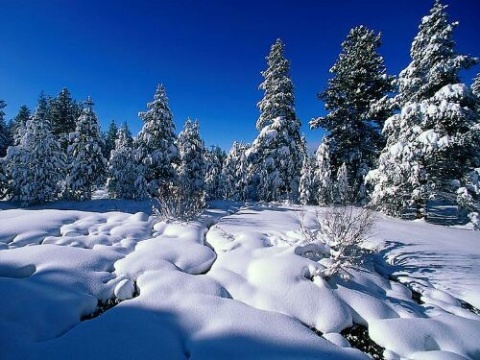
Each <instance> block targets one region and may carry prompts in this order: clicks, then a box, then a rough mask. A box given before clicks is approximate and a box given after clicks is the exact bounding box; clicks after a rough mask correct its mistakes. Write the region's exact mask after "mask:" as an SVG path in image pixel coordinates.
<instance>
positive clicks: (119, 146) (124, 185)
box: [107, 124, 148, 200]
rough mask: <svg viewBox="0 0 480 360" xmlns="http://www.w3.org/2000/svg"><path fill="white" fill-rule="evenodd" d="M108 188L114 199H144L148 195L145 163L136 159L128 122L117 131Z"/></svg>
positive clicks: (111, 157)
mask: <svg viewBox="0 0 480 360" xmlns="http://www.w3.org/2000/svg"><path fill="white" fill-rule="evenodd" d="M107 189H108V192H109V193H110V196H111V197H112V198H114V199H133V200H142V199H145V198H147V196H148V194H147V187H146V183H145V182H144V177H143V165H142V164H138V162H137V161H136V154H135V150H134V149H133V146H132V141H131V139H130V138H129V130H128V127H127V125H126V124H123V125H121V126H120V128H119V129H118V131H117V139H116V140H115V148H114V149H113V150H112V152H111V156H110V161H109V177H108V179H107Z"/></svg>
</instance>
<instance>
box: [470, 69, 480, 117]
mask: <svg viewBox="0 0 480 360" xmlns="http://www.w3.org/2000/svg"><path fill="white" fill-rule="evenodd" d="M470 89H471V90H472V94H473V95H474V96H475V110H476V111H477V119H479V120H478V121H479V122H480V73H478V74H477V76H475V79H473V83H472V86H471V87H470Z"/></svg>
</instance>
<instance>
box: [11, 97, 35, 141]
mask: <svg viewBox="0 0 480 360" xmlns="http://www.w3.org/2000/svg"><path fill="white" fill-rule="evenodd" d="M31 116H32V114H31V112H30V109H29V108H28V107H27V106H26V105H22V106H21V107H20V109H19V111H18V114H17V116H15V118H14V119H13V121H12V123H11V124H10V133H11V134H12V138H13V141H12V144H13V145H18V144H19V142H20V139H21V138H22V136H23V134H24V133H25V127H26V125H27V121H28V120H30V117H31Z"/></svg>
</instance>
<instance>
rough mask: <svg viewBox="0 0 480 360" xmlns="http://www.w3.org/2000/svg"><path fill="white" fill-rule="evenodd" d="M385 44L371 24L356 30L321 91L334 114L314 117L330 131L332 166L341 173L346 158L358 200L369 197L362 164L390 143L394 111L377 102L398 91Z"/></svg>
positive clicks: (354, 197)
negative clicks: (385, 132) (387, 129)
mask: <svg viewBox="0 0 480 360" xmlns="http://www.w3.org/2000/svg"><path fill="white" fill-rule="evenodd" d="M380 46H381V38H380V34H375V33H374V32H373V31H372V30H369V29H367V28H366V27H365V26H359V27H355V28H353V29H351V30H350V32H349V34H348V35H347V38H346V40H345V41H344V42H343V43H342V52H341V53H340V55H339V57H338V59H337V61H336V62H335V64H334V65H333V67H332V68H331V69H330V72H331V73H332V74H334V76H333V78H331V79H330V80H329V81H328V86H327V88H326V89H325V90H324V91H323V92H321V93H320V94H318V98H319V99H320V100H322V101H324V102H325V108H326V109H327V110H328V111H329V113H328V114H327V115H326V116H324V117H319V118H316V119H313V120H312V121H311V122H310V126H311V127H312V128H318V127H323V128H324V129H326V130H328V132H329V134H328V136H327V139H328V142H329V146H330V161H331V166H332V171H333V172H334V173H336V172H338V170H339V168H340V166H342V164H344V163H345V165H346V166H347V169H348V178H349V181H350V184H349V188H350V189H351V191H352V194H349V198H351V199H352V200H353V201H355V202H362V201H364V191H363V189H362V185H363V182H364V178H363V177H364V174H365V172H364V171H363V170H362V171H361V170H360V169H364V168H367V169H371V168H373V167H374V166H375V162H376V159H377V158H378V154H379V153H380V150H381V149H382V147H383V145H384V142H383V141H384V140H383V138H382V136H381V133H380V131H381V128H382V127H383V123H384V121H385V119H387V117H388V116H389V115H390V112H389V109H388V108H387V107H385V106H383V107H382V106H376V107H372V104H374V103H379V102H380V101H381V100H382V99H384V98H385V97H386V95H387V94H388V93H389V92H390V91H391V90H392V81H393V78H392V77H390V76H388V75H386V69H385V64H384V60H383V58H382V57H381V56H380V55H379V54H378V53H377V49H378V48H379V47H380Z"/></svg>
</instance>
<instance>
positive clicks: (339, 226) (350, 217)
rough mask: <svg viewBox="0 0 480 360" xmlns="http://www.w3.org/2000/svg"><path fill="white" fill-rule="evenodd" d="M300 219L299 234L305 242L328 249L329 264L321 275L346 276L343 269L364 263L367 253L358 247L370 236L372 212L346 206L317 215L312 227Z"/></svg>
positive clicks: (372, 220) (372, 221) (373, 219)
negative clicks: (338, 274)
mask: <svg viewBox="0 0 480 360" xmlns="http://www.w3.org/2000/svg"><path fill="white" fill-rule="evenodd" d="M304 222H305V221H304V220H301V223H302V233H303V235H304V237H305V239H306V240H307V241H308V242H311V243H313V244H317V245H319V246H320V248H321V247H322V246H325V245H326V246H327V247H328V249H329V252H330V261H329V262H328V266H327V268H326V269H325V271H323V272H322V276H324V277H331V276H333V275H335V274H337V273H341V275H343V276H347V275H348V273H347V272H346V271H345V268H346V267H348V266H352V265H361V264H363V263H364V261H365V258H366V255H367V253H368V251H367V250H365V249H364V248H362V246H361V244H362V243H363V242H364V241H365V240H367V239H368V238H369V237H370V236H371V235H372V228H373V225H374V223H375V217H374V214H373V212H372V211H371V210H368V209H365V208H361V209H360V208H355V207H347V206H336V207H332V208H331V209H329V210H328V211H327V212H325V213H321V212H318V211H317V212H316V213H315V218H314V226H313V228H312V227H310V228H307V227H306V226H305V223H304Z"/></svg>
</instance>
